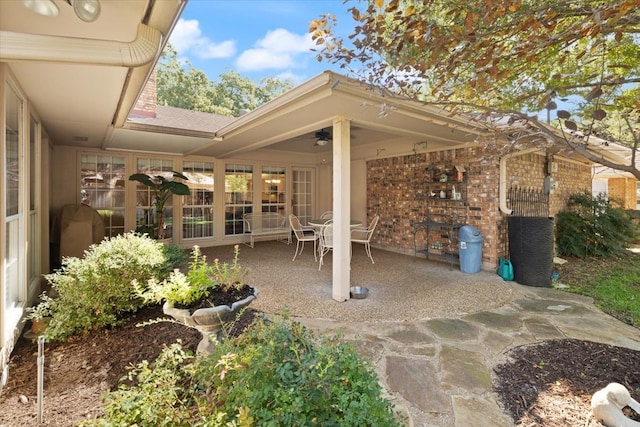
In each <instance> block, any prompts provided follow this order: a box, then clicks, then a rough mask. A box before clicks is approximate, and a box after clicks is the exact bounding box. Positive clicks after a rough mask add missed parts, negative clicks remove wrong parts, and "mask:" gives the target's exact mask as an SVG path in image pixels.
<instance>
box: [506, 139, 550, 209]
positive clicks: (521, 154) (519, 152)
mask: <svg viewBox="0 0 640 427" xmlns="http://www.w3.org/2000/svg"><path fill="white" fill-rule="evenodd" d="M536 151H540V149H538V148H529V149H527V150H523V151H516V152H513V153H509V154H505V155H504V156H502V157H501V158H500V188H499V190H498V193H499V200H500V205H499V206H500V212H502V213H504V214H506V215H511V213H512V212H513V209H509V208H508V207H507V161H508V160H509V159H512V158H514V157H518V156H524V155H525V154H529V153H534V152H536Z"/></svg>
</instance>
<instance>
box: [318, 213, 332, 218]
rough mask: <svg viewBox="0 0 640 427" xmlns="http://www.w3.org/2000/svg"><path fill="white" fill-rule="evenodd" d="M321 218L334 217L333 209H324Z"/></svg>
mask: <svg viewBox="0 0 640 427" xmlns="http://www.w3.org/2000/svg"><path fill="white" fill-rule="evenodd" d="M320 219H333V211H324V212H322V214H321V215H320Z"/></svg>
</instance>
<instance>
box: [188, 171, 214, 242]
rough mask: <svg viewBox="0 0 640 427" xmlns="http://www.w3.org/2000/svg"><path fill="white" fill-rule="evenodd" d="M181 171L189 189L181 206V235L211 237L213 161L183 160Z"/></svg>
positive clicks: (193, 237)
mask: <svg viewBox="0 0 640 427" xmlns="http://www.w3.org/2000/svg"><path fill="white" fill-rule="evenodd" d="M182 173H183V174H184V175H185V176H186V177H187V178H189V180H188V181H187V182H185V184H187V185H188V186H189V188H190V190H191V194H190V195H189V196H187V197H185V199H186V200H185V205H184V207H183V208H182V237H183V238H184V239H196V238H203V237H213V189H214V186H213V182H214V181H213V163H211V162H191V161H189V162H184V163H183V166H182Z"/></svg>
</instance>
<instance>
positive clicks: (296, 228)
mask: <svg viewBox="0 0 640 427" xmlns="http://www.w3.org/2000/svg"><path fill="white" fill-rule="evenodd" d="M289 224H291V229H292V230H293V233H294V234H295V236H296V239H297V244H296V253H295V254H293V259H292V260H291V261H295V260H296V257H297V256H298V254H302V251H303V250H304V242H313V259H314V260H315V261H317V260H318V257H317V255H316V253H317V242H318V239H319V237H320V236H319V235H318V233H317V232H316V230H315V228H314V227H307V226H304V225H302V224H300V219H298V217H297V216H295V215H294V214H290V215H289Z"/></svg>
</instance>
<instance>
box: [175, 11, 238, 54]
mask: <svg viewBox="0 0 640 427" xmlns="http://www.w3.org/2000/svg"><path fill="white" fill-rule="evenodd" d="M169 42H170V43H171V45H173V47H174V48H175V49H176V51H178V53H179V54H182V55H185V54H187V53H192V54H194V55H196V56H198V57H200V58H204V59H211V58H229V57H232V56H233V55H235V53H236V42H235V41H233V40H225V41H223V42H220V43H216V42H213V41H211V40H210V39H209V38H207V37H206V36H204V35H202V31H201V30H200V22H198V20H196V19H191V20H186V19H180V20H178V23H177V24H176V27H175V28H174V30H173V32H172V33H171V38H170V39H169Z"/></svg>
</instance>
